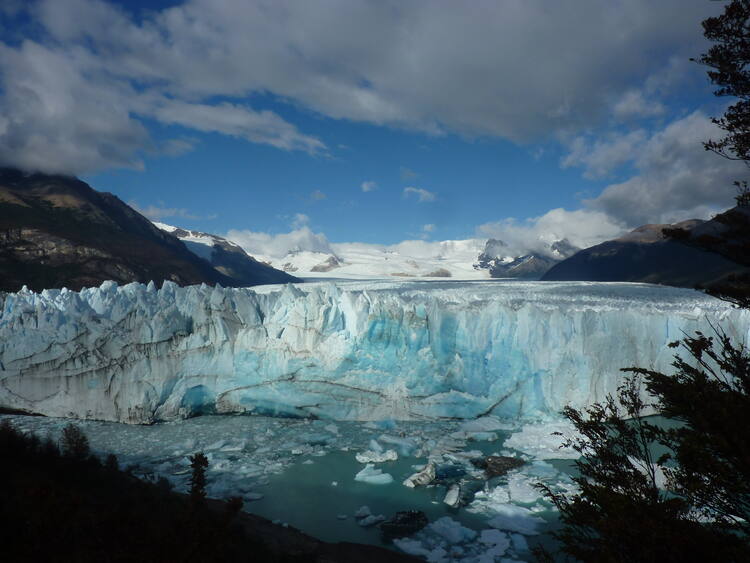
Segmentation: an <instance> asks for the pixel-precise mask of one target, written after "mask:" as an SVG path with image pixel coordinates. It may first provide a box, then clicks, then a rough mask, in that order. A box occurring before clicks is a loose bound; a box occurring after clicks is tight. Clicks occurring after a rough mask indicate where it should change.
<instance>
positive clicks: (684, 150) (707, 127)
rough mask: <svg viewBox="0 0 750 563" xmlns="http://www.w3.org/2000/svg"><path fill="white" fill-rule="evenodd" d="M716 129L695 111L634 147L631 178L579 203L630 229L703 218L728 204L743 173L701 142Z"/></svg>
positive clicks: (717, 133) (715, 133)
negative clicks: (633, 173) (624, 224)
mask: <svg viewBox="0 0 750 563" xmlns="http://www.w3.org/2000/svg"><path fill="white" fill-rule="evenodd" d="M720 136H721V131H720V130H719V129H718V128H717V127H716V126H715V125H714V124H713V123H711V120H710V119H709V118H708V117H706V116H705V115H704V114H703V113H701V112H699V111H696V112H694V113H692V114H690V115H688V116H686V117H684V118H681V119H678V120H675V121H673V122H671V123H669V124H668V125H667V126H666V127H665V128H664V129H662V130H660V131H657V132H655V133H653V134H651V135H650V136H649V137H648V138H646V139H644V140H643V141H642V142H640V143H636V144H634V146H633V148H632V153H631V159H632V161H633V165H634V167H635V168H636V170H637V174H636V175H634V176H633V177H631V178H630V179H628V180H626V181H625V182H621V183H618V184H612V185H609V186H607V187H606V188H605V189H604V190H603V192H602V193H601V195H599V196H598V197H595V198H592V199H590V200H586V201H584V204H585V205H586V206H587V207H588V208H590V209H595V210H601V211H604V212H605V213H608V214H609V215H610V216H611V217H613V218H614V219H615V220H617V221H621V222H623V223H626V224H628V225H630V226H633V227H635V226H639V225H642V224H644V223H654V222H657V223H664V222H673V221H680V220H683V219H688V218H693V217H697V218H706V217H707V216H708V215H710V213H712V212H716V211H719V210H723V209H726V208H728V207H731V206H732V205H733V197H734V195H735V191H734V188H733V186H732V182H733V181H734V180H735V179H737V178H740V177H742V176H744V175H746V174H747V169H746V168H745V166H744V164H743V163H741V162H732V161H728V160H726V159H723V158H720V157H718V156H716V155H715V154H713V153H711V152H708V151H706V150H705V149H704V148H703V145H702V143H703V141H705V140H707V139H710V138H712V137H714V138H717V137H720Z"/></svg>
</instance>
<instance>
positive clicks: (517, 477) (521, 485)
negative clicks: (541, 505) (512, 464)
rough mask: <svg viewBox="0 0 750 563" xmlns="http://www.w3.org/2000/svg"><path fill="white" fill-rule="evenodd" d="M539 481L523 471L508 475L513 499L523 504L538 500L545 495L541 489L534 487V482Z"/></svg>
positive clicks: (509, 488) (509, 489) (509, 490)
mask: <svg viewBox="0 0 750 563" xmlns="http://www.w3.org/2000/svg"><path fill="white" fill-rule="evenodd" d="M538 482H539V480H538V479H537V478H535V477H532V478H531V479H530V478H529V476H528V475H526V474H524V473H522V472H514V473H511V474H510V475H508V493H509V494H510V498H511V500H512V501H513V502H518V503H521V504H531V503H533V502H536V501H537V500H539V499H540V498H542V497H543V496H544V495H543V494H542V492H541V491H539V490H538V489H535V488H534V484H535V483H538Z"/></svg>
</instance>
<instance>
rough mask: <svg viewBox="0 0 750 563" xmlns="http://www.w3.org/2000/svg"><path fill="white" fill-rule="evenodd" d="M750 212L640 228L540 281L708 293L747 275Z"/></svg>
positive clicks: (585, 253) (595, 248)
mask: <svg viewBox="0 0 750 563" xmlns="http://www.w3.org/2000/svg"><path fill="white" fill-rule="evenodd" d="M749 267H750V210H748V209H747V208H739V207H735V208H733V209H730V210H729V211H727V212H725V213H722V214H720V215H717V216H716V217H714V218H713V219H711V220H710V221H701V220H697V219H693V220H690V221H683V222H681V223H676V224H673V225H644V226H642V227H639V228H637V229H635V230H634V231H631V232H630V233H627V234H626V235H624V236H622V237H619V238H617V239H614V240H610V241H607V242H604V243H602V244H598V245H596V246H592V247H591V248H587V249H585V250H581V251H580V252H578V253H576V254H575V255H573V256H571V257H570V258H568V259H567V260H564V261H562V262H560V263H559V264H557V265H555V266H554V267H552V268H551V269H550V270H549V271H548V272H547V273H546V274H545V275H544V277H543V278H542V279H543V280H545V281H631V282H648V283H659V284H665V285H674V286H682V287H710V286H714V285H716V284H722V283H726V281H727V280H730V279H733V278H736V277H737V276H747V274H748V272H749V271H750V268H749Z"/></svg>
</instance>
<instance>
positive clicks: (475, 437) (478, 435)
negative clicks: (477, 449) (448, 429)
mask: <svg viewBox="0 0 750 563" xmlns="http://www.w3.org/2000/svg"><path fill="white" fill-rule="evenodd" d="M466 438H467V439H468V440H469V441H472V442H494V441H495V440H497V433H495V432H467V434H466Z"/></svg>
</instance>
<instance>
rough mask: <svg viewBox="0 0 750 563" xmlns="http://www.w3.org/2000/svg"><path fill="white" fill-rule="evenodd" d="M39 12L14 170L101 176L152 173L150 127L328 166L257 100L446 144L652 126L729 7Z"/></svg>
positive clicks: (228, 7)
mask: <svg viewBox="0 0 750 563" xmlns="http://www.w3.org/2000/svg"><path fill="white" fill-rule="evenodd" d="M29 5H30V6H32V7H31V8H30V13H31V14H32V17H33V18H35V21H34V23H35V24H38V27H39V29H40V33H38V34H35V39H33V40H31V39H29V40H27V41H25V42H23V43H20V44H19V43H15V42H14V43H12V44H6V45H4V46H3V47H2V50H1V51H0V81H2V87H1V88H0V92H1V93H0V97H1V99H0V115H3V116H4V117H5V118H6V121H7V124H6V127H5V132H4V133H3V134H2V136H1V137H0V147H1V149H0V161H2V162H3V163H6V164H9V163H16V164H18V165H24V166H28V167H35V168H38V169H44V170H53V169H58V170H64V171H89V172H90V171H92V170H97V169H101V168H106V167H116V166H131V167H138V166H141V163H140V158H139V154H140V152H141V151H143V150H150V148H151V147H150V140H149V137H148V135H147V133H146V130H145V128H144V127H143V124H142V121H141V120H142V119H143V118H150V119H156V120H161V121H163V122H165V123H177V124H181V125H184V126H186V127H190V128H194V129H196V130H199V131H213V132H218V133H222V134H228V135H233V136H236V137H239V138H243V139H247V140H249V141H251V142H256V143H265V144H269V145H271V146H275V147H279V148H281V149H284V150H301V151H306V152H311V153H320V152H325V145H324V142H323V141H322V140H321V139H318V138H317V137H315V136H312V135H309V134H306V133H304V132H300V131H299V130H297V128H296V126H295V125H293V124H292V123H289V122H288V121H286V120H285V119H284V118H282V117H281V116H280V115H278V114H276V113H273V112H268V111H263V110H260V109H257V108H254V107H250V106H248V104H247V103H245V102H243V100H247V99H252V98H251V96H253V95H254V94H257V93H270V94H272V95H274V96H276V97H277V99H280V100H285V101H289V102H290V103H292V104H295V105H298V106H300V107H303V108H306V109H309V110H312V111H314V112H317V113H319V114H321V115H323V116H327V117H330V118H334V119H348V120H353V121H359V122H367V123H372V124H375V125H389V126H395V127H400V128H407V129H410V130H416V131H424V132H427V133H431V134H441V133H445V132H456V133H459V134H464V135H468V136H478V135H489V136H498V137H503V138H506V139H510V140H513V141H524V142H525V141H528V140H530V139H536V138H546V137H549V136H551V135H555V134H557V133H560V132H566V133H568V134H573V135H576V134H580V132H581V131H585V130H589V129H590V128H592V127H594V128H595V127H597V126H599V125H601V123H603V122H604V121H606V120H607V119H609V118H610V117H611V116H612V115H613V114H617V115H618V116H619V117H621V118H627V117H629V116H634V117H637V116H642V115H644V112H645V114H647V115H651V114H653V112H654V111H655V109H654V108H657V107H658V105H657V104H658V101H657V102H655V101H653V100H654V99H655V98H654V95H655V93H658V94H659V95H665V94H666V93H668V92H670V91H672V90H673V89H675V88H676V87H678V86H679V80H677V81H671V82H670V80H672V79H671V78H670V79H669V80H666V79H664V80H662V81H661V82H659V81H658V80H657V79H656V78H654V77H657V76H659V75H660V74H664V75H666V74H668V73H669V72H671V69H672V70H673V69H674V68H677V67H676V66H675V64H674V62H673V61H674V60H678V59H687V57H688V56H691V55H695V54H696V53H700V52H701V51H702V50H703V49H704V47H705V42H704V40H703V39H702V37H701V34H700V28H699V22H700V21H701V20H702V19H704V18H705V17H706V16H708V15H712V14H716V13H718V12H719V11H720V10H721V9H722V7H721V6H717V5H715V3H711V2H704V1H702V0H690V1H687V2H686V1H685V0H661V1H660V2H653V1H651V0H629V1H628V2H618V3H616V4H615V5H611V4H610V3H606V4H605V3H602V2H599V1H598V0H576V1H574V2H548V1H547V0H526V1H525V2H522V3H514V4H513V5H512V7H509V6H508V5H506V4H505V3H498V2H494V3H493V2H486V3H483V2H477V3H472V5H471V9H466V6H465V5H464V4H463V3H457V2H452V1H450V0H435V1H434V2H419V1H417V2H407V3H402V2H389V1H386V2H369V1H365V0H328V1H327V2H326V3H325V4H324V5H318V4H312V3H309V2H296V1H291V0H255V1H253V2H247V1H245V0H220V1H219V0H186V1H185V2H183V3H182V4H179V5H176V6H171V7H169V8H166V9H163V10H153V11H148V12H147V11H143V12H140V13H139V16H138V18H134V17H132V16H131V15H130V14H129V13H127V12H126V11H124V10H122V9H119V8H116V7H114V6H113V5H112V4H109V3H107V2H103V1H100V0H40V1H39V2H36V3H29ZM643 14H648V17H643ZM530 28H533V30H534V33H529V29H530ZM454 37H461V46H460V48H456V43H455V41H452V40H450V38H454ZM692 72H694V73H696V74H699V73H702V71H701V70H700V69H699V68H695V69H693V71H692ZM672 74H674V75H675V76H678V75H679V73H672ZM551 85H554V87H551ZM642 85H644V88H645V89H644V91H643V92H644V93H643V94H638V93H637V92H636V93H635V94H628V92H629V91H630V90H632V89H633V88H634V87H640V86H642ZM623 92H625V93H626V94H625V96H624V97H623V95H622V93H623ZM628 96H630V97H628ZM639 96H640V97H639ZM217 99H219V100H222V101H221V102H218V103H217V102H216V101H215V100H217ZM227 99H228V100H231V101H226V100H227Z"/></svg>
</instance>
